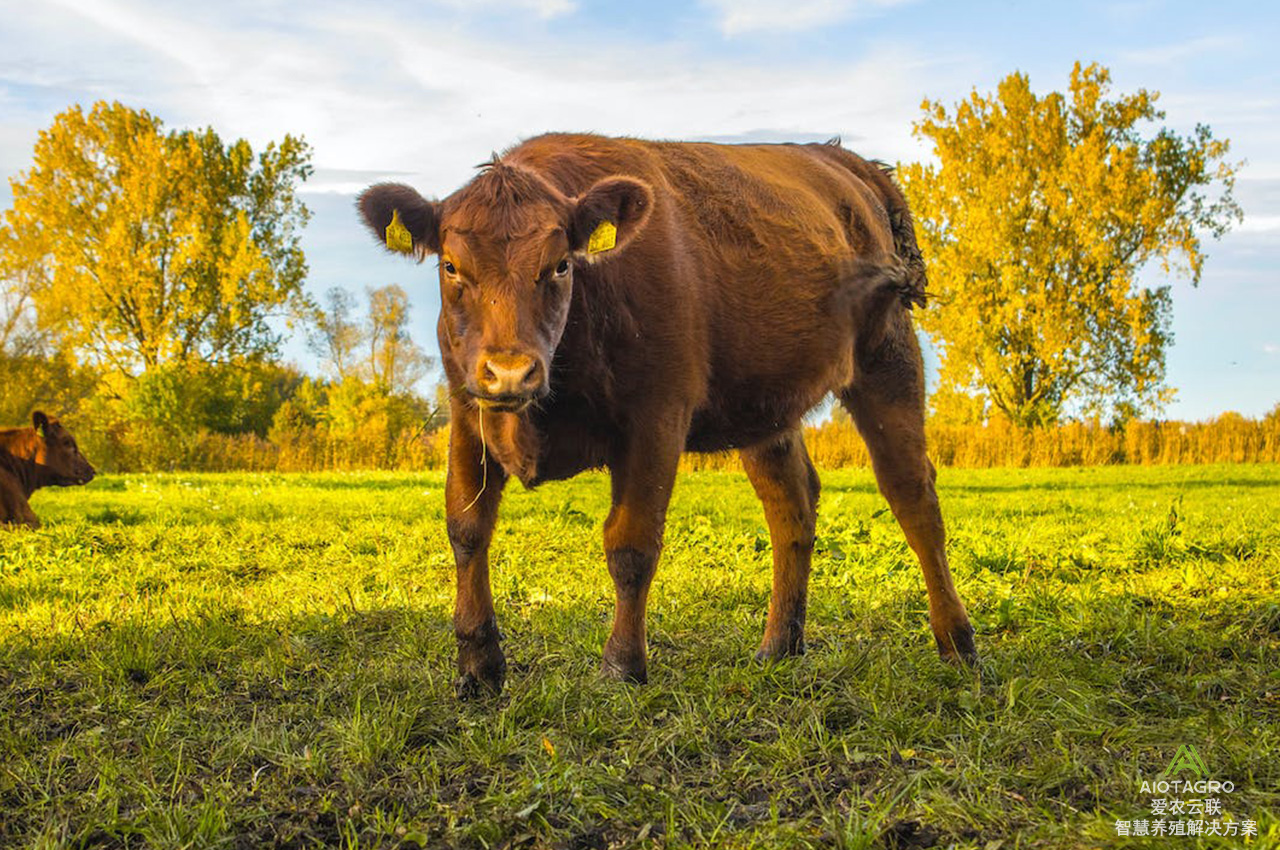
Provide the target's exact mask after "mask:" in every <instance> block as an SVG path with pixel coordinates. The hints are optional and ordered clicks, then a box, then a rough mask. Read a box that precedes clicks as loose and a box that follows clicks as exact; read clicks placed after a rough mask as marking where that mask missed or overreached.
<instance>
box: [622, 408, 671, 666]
mask: <svg viewBox="0 0 1280 850" xmlns="http://www.w3.org/2000/svg"><path fill="white" fill-rule="evenodd" d="M639 421H645V420H644V419H641V420H639ZM651 423H652V420H649V421H648V422H647V423H646V425H647V426H648V425H650V424H651ZM687 428H688V421H687V419H680V420H678V421H677V422H675V423H672V424H671V425H670V426H669V427H667V428H665V429H663V428H661V427H654V428H652V430H650V431H648V432H646V433H644V434H642V435H635V436H633V437H632V438H631V439H629V440H628V441H627V445H626V447H625V449H624V450H623V451H622V452H621V453H620V456H619V457H617V458H616V459H615V460H614V461H613V462H611V463H610V473H611V475H612V484H613V508H612V509H611V510H610V511H609V517H608V519H606V520H605V524H604V552H605V559H606V560H607V561H608V565H609V575H610V576H612V578H613V586H614V591H615V594H616V605H617V607H616V610H615V613H614V618H613V630H612V631H611V632H610V634H609V639H608V641H607V642H606V643H605V646H604V659H603V663H602V665H601V668H602V670H603V672H604V674H605V675H606V676H609V677H610V678H614V679H618V680H621V681H624V682H635V683H638V684H643V683H644V682H647V681H648V679H649V669H648V644H647V642H646V635H645V606H646V604H647V602H648V599H649V585H650V584H651V583H652V582H653V574H654V572H655V571H656V570H657V567H658V556H659V555H660V554H661V552H662V531H663V525H664V524H665V522H666V518H667V505H668V504H669V503H670V501H671V490H672V487H673V486H674V485H675V478H676V467H677V465H678V464H679V461H680V453H681V451H682V450H683V448H684V440H685V432H686V430H687Z"/></svg>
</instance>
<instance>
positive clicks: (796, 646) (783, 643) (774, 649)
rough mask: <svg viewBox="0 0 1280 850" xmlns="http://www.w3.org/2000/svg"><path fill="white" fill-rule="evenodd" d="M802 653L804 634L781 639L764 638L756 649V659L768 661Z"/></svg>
mask: <svg viewBox="0 0 1280 850" xmlns="http://www.w3.org/2000/svg"><path fill="white" fill-rule="evenodd" d="M798 655H804V636H803V635H801V636H799V637H793V638H786V639H783V640H765V642H764V643H762V644H760V649H758V650H757V651H756V661H760V662H763V663H769V662H771V661H781V660H783V659H784V658H795V657H796V656H798Z"/></svg>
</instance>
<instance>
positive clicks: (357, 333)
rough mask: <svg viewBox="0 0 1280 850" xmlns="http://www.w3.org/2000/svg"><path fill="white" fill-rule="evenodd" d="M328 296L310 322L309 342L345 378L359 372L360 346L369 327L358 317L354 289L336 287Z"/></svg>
mask: <svg viewBox="0 0 1280 850" xmlns="http://www.w3.org/2000/svg"><path fill="white" fill-rule="evenodd" d="M324 300H325V303H324V306H321V307H317V308H316V309H315V310H314V311H313V313H312V315H311V321H310V322H309V323H308V325H307V346H308V347H309V348H310V349H311V351H312V353H313V354H315V355H317V356H318V357H320V358H321V359H322V360H323V361H324V365H325V367H326V368H327V369H328V370H329V372H330V373H332V375H333V377H334V378H336V379H337V380H339V381H341V380H343V379H345V378H348V377H351V376H353V375H355V374H356V373H357V372H358V366H359V357H360V355H359V349H360V348H361V346H363V345H364V341H365V338H366V336H367V331H366V330H365V328H363V327H362V326H361V325H360V322H359V321H357V320H356V318H355V315H354V314H355V309H356V299H355V296H354V295H352V294H351V292H350V291H348V290H346V289H343V288H342V287H340V286H335V287H332V288H331V289H330V290H329V291H328V292H326V293H325V298H324Z"/></svg>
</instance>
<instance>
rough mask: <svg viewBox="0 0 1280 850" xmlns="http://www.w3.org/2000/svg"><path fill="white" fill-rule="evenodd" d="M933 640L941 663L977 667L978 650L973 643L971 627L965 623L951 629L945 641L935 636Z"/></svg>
mask: <svg viewBox="0 0 1280 850" xmlns="http://www.w3.org/2000/svg"><path fill="white" fill-rule="evenodd" d="M934 639H935V640H936V641H937V644H938V654H939V655H941V656H942V660H943V661H946V662H948V663H951V664H956V665H959V666H964V667H977V666H978V648H977V647H976V646H975V645H974V643H973V626H971V625H969V624H968V623H965V624H964V625H963V626H960V627H958V628H955V629H953V630H952V631H951V633H950V634H949V635H947V636H946V638H945V639H944V638H939V637H937V636H936V635H935V636H934Z"/></svg>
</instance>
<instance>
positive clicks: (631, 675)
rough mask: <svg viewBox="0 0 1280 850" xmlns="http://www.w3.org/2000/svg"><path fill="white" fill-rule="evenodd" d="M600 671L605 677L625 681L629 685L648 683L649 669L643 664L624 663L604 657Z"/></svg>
mask: <svg viewBox="0 0 1280 850" xmlns="http://www.w3.org/2000/svg"><path fill="white" fill-rule="evenodd" d="M600 673H601V674H602V675H603V676H604V677H605V678H606V679H612V680H613V681H615V682H626V683H628V684H631V685H647V684H648V683H649V670H648V668H647V667H646V666H645V665H644V664H631V665H624V664H620V663H618V662H615V661H610V660H609V659H608V658H606V659H604V661H602V662H601V664H600Z"/></svg>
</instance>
